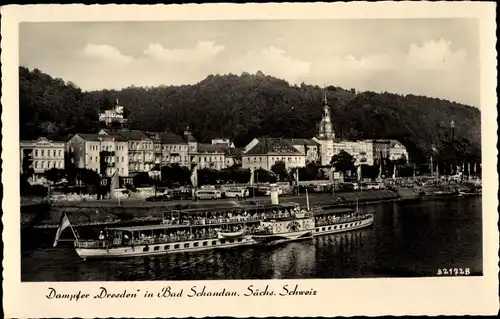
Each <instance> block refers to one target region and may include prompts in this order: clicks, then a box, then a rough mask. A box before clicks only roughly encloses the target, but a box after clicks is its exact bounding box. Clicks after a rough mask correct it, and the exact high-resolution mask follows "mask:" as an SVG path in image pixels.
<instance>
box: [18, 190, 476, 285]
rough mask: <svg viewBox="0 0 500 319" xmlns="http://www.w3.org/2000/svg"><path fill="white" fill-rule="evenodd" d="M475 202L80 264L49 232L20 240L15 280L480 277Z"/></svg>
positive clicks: (396, 210)
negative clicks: (340, 228)
mask: <svg viewBox="0 0 500 319" xmlns="http://www.w3.org/2000/svg"><path fill="white" fill-rule="evenodd" d="M481 203H482V199H481V197H453V198H446V199H439V200H437V199H436V200H428V201H422V202H414V203H381V204H376V205H367V206H361V207H360V209H361V210H362V211H366V212H373V213H374V214H375V225H374V226H373V227H370V228H366V229H362V230H357V231H352V232H348V233H341V234H335V235H325V236H320V237H316V238H314V239H311V240H304V241H300V242H293V243H288V244H284V245H280V246H275V247H241V248H234V249H225V250H213V251H205V252H193V253H181V254H171V255H165V256H159V257H137V258H126V259H118V260H101V261H81V260H80V258H79V257H78V255H77V254H76V253H75V252H74V250H73V248H72V247H70V246H69V245H68V246H64V245H61V246H58V247H56V248H52V246H51V245H52V241H53V237H54V235H55V229H52V230H40V229H39V230H30V231H29V232H24V233H23V234H22V239H21V246H22V252H21V280H22V281H25V282H37V281H126V280H204V279H206V280H217V279H295V278H375V277H422V276H435V275H436V273H437V270H438V269H439V268H463V269H465V268H469V269H470V272H471V275H482V269H483V266H482V218H481V217H482V207H481Z"/></svg>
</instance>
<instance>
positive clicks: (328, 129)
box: [318, 90, 335, 140]
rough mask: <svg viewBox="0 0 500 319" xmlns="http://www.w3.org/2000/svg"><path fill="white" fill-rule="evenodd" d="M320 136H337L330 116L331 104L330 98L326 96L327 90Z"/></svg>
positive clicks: (325, 137)
mask: <svg viewBox="0 0 500 319" xmlns="http://www.w3.org/2000/svg"><path fill="white" fill-rule="evenodd" d="M318 138H319V139H325V140H331V139H334V138H335V132H334V131H333V124H332V119H331V116H330V106H329V105H328V100H327V98H326V90H325V91H324V100H323V117H322V119H321V122H320V123H319V132H318Z"/></svg>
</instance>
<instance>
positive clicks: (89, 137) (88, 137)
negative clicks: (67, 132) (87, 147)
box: [75, 133, 125, 142]
mask: <svg viewBox="0 0 500 319" xmlns="http://www.w3.org/2000/svg"><path fill="white" fill-rule="evenodd" d="M75 135H78V136H80V137H81V138H83V139H84V140H86V141H94V142H97V141H100V140H109V139H115V140H117V141H125V139H124V138H123V137H121V136H119V135H111V134H110V135H103V134H97V133H90V134H87V133H77V134H75Z"/></svg>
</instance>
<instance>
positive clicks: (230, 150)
mask: <svg viewBox="0 0 500 319" xmlns="http://www.w3.org/2000/svg"><path fill="white" fill-rule="evenodd" d="M217 147H218V148H219V149H220V150H221V151H223V152H224V154H225V155H226V156H229V157H239V156H241V154H242V153H243V152H242V151H241V150H240V149H239V148H236V147H231V146H227V145H217Z"/></svg>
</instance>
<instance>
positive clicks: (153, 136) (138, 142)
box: [2, 8, 498, 315]
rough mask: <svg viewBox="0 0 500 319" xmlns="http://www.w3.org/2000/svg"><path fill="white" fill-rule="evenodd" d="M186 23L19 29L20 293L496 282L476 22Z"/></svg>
mask: <svg viewBox="0 0 500 319" xmlns="http://www.w3.org/2000/svg"><path fill="white" fill-rule="evenodd" d="M240 10H241V8H240ZM262 12H264V11H262ZM187 15H188V16H187V17H186V18H185V19H181V20H179V19H177V20H168V19H155V20H133V19H131V20H128V19H126V18H124V19H119V20H116V21H115V19H110V21H106V20H103V19H97V20H96V21H79V20H76V19H75V20H74V21H72V20H69V19H64V20H63V21H23V22H20V23H19V24H18V65H17V66H16V69H17V70H16V71H15V72H17V73H18V75H17V76H16V78H17V83H12V86H13V87H16V88H17V89H16V90H14V91H15V92H16V95H17V103H12V104H11V105H4V108H13V107H16V105H18V111H17V110H16V112H18V118H8V119H6V118H5V117H2V122H3V123H5V122H6V121H12V122H13V121H16V125H18V126H16V129H17V132H16V135H14V136H18V140H16V141H10V142H12V143H14V142H15V144H16V150H17V151H18V152H19V153H18V155H15V153H11V154H9V155H8V156H10V157H11V158H14V160H15V159H18V166H17V168H14V167H15V166H12V167H5V166H4V170H10V174H11V175H10V176H14V175H15V176H14V177H13V178H17V177H19V187H18V188H17V187H16V190H15V191H16V192H18V194H19V197H16V198H19V215H17V213H15V214H13V215H16V216H19V218H18V222H17V223H18V228H19V230H18V233H17V234H19V235H18V236H19V246H18V247H19V249H20V251H19V254H20V255H19V256H20V259H19V261H17V263H18V264H19V267H20V269H18V272H19V274H18V276H20V282H21V283H48V282H59V283H68V284H71V283H78V282H80V283H81V282H86V283H92V282H109V283H113V282H121V283H124V282H125V283H127V282H129V283H130V282H131V283H133V282H155V281H156V282H163V281H167V282H176V281H182V282H184V283H183V284H185V285H186V286H185V288H183V289H180V288H179V289H177V290H176V288H175V287H174V286H172V285H170V286H168V288H163V290H162V292H159V293H158V294H163V296H164V297H165V296H166V294H167V295H168V296H172V297H200V298H205V297H206V298H208V297H228V298H230V297H238V298H239V297H240V296H241V297H243V296H271V297H272V296H282V297H286V296H295V297H294V298H296V297H297V296H310V298H312V296H314V295H316V294H318V290H317V289H316V288H314V287H312V286H310V285H309V286H308V285H307V284H306V283H307V282H306V281H303V280H305V279H325V280H326V279H332V280H333V281H332V283H333V285H335V282H337V281H335V279H356V280H358V279H377V280H384V279H386V278H394V279H396V278H397V279H404V278H413V279H418V278H424V277H425V278H434V279H436V280H443V281H444V280H450V279H457V277H460V279H457V280H464V285H466V282H467V280H471V281H472V280H474V278H477V279H480V278H483V277H484V275H485V271H486V270H485V267H486V266H485V260H486V259H487V257H486V256H485V245H489V244H488V242H485V238H486V236H485V228H484V225H485V214H489V215H492V216H491V217H490V219H489V220H490V221H491V220H492V219H491V218H494V220H496V219H497V217H498V212H497V209H496V207H497V206H496V204H494V206H491V205H489V206H486V205H485V199H484V194H485V192H487V191H490V192H491V191H493V192H494V193H496V190H495V189H491V187H492V186H491V185H494V186H493V187H497V184H489V185H490V186H489V187H490V189H489V190H488V189H487V186H486V184H485V180H486V179H487V178H488V177H490V178H492V177H494V179H497V175H496V170H494V171H489V170H490V169H493V168H494V167H496V159H494V158H493V159H492V158H491V156H490V158H489V159H488V160H489V164H487V163H486V162H487V161H488V160H486V159H485V158H486V155H485V152H486V151H487V150H485V148H491V150H490V152H492V151H493V149H496V146H495V145H496V137H495V136H493V137H492V138H491V139H487V138H486V137H485V136H484V135H485V130H484V128H485V124H484V118H485V116H484V112H489V113H487V115H486V117H491V118H493V117H494V118H496V109H495V105H494V104H488V105H487V104H486V103H485V101H486V100H485V99H484V97H483V95H482V93H481V92H482V90H484V87H483V86H487V87H495V86H496V85H494V83H485V82H482V81H481V79H482V73H481V72H482V70H483V69H484V59H482V55H481V54H482V50H484V49H485V47H484V45H481V30H482V29H481V26H482V24H481V23H482V22H481V19H479V18H477V17H466V16H465V17H453V16H451V17H446V16H441V17H429V18H426V17H425V16H423V17H418V18H405V17H400V18H397V17H391V18H370V19H368V18H362V17H357V18H355V17H353V18H340V17H337V18H322V19H314V18H300V19H298V18H296V19H293V18H274V19H273V18H267V17H264V16H263V17H262V18H260V19H249V18H234V17H229V16H227V17H226V18H224V17H217V19H208V18H207V19H190V18H189V14H187ZM80 20H81V19H80ZM2 24H3V23H2ZM2 30H4V28H2ZM2 32H3V31H2ZM488 49H493V50H494V48H493V47H492V48H488ZM2 50H3V45H2ZM2 55H3V54H2ZM491 67H494V66H493V65H491ZM483 72H484V71H483ZM2 73H3V72H2ZM493 94H494V91H493ZM488 103H490V100H488ZM493 103H496V101H493ZM2 104H4V103H3V102H2ZM492 112H493V113H492ZM17 123H18V124H17ZM495 125H496V124H495ZM494 131H496V129H494ZM17 134H18V135H17ZM3 136H4V143H5V137H6V135H5V134H4V135H3ZM486 140H488V141H490V142H488V144H485V141H486ZM495 154H496V153H495ZM2 157H3V158H5V155H2ZM494 157H496V155H495V156H494ZM493 161H494V163H493ZM492 163H493V164H492ZM14 172H15V174H14ZM4 183H5V180H4ZM494 183H497V182H494ZM13 185H14V184H13ZM483 186H484V188H485V189H484V192H483ZM490 200H491V198H490ZM486 207H490V208H491V209H488V210H486ZM7 213H9V212H7ZM493 215H494V216H493ZM495 223H496V222H495ZM492 239H493V240H494V241H496V243H498V233H497V234H496V237H495V234H493V238H492ZM492 243H493V242H492ZM452 277H453V278H452ZM497 279H498V278H497ZM240 280H246V281H248V283H249V284H245V285H243V286H242V287H241V288H238V289H236V288H234V289H232V288H226V286H220V285H219V286H218V287H221V288H218V287H215V286H210V285H208V284H204V282H207V281H218V282H219V283H222V284H223V283H224V282H232V281H236V282H237V281H240ZM255 280H259V281H255ZM260 280H273V281H272V282H273V284H272V285H270V284H268V281H262V282H261V281H260ZM274 280H277V281H274ZM297 280H299V281H297ZM280 281H282V282H283V284H280ZM284 281H286V284H285V283H284ZM269 282H271V281H269ZM329 285H331V284H329ZM101 286H102V285H101ZM380 286H381V287H383V284H381V285H380ZM45 287H46V288H44V290H43V291H44V295H43V296H41V297H43V298H44V299H45V300H46V301H48V300H51V299H64V298H68V296H70V295H65V294H66V293H69V292H67V291H66V292H61V291H60V289H59V288H47V287H52V286H50V285H49V286H45ZM59 287H61V286H59ZM102 287H104V288H99V289H101V290H97V288H96V289H94V290H93V292H92V293H94V294H95V293H97V295H99V294H101V296H105V295H107V294H108V293H109V294H111V293H112V292H111V290H109V289H108V288H105V287H106V286H102ZM222 287H224V288H222ZM464 287H465V286H464ZM78 289H80V288H78ZM108 290H109V291H108ZM115 290H116V289H115ZM142 290H144V289H142ZM117 291H118V293H122V292H123V289H117ZM137 291H139V289H137ZM380 292H381V291H380ZM92 293H91V296H92ZM129 293H131V294H135V293H136V292H135V289H130V292H129ZM124 294H127V292H125V293H124ZM137 294H139V293H137ZM141 294H142V292H141ZM155 294H156V292H155ZM146 295H147V292H146ZM78 298H79V297H78ZM94 298H96V297H94ZM97 298H101V297H99V296H97ZM322 298H323V300H327V298H328V297H326V296H325V295H323V296H322ZM332 298H333V297H332ZM225 302H228V301H225ZM287 302H289V303H290V302H291V303H293V302H295V301H293V300H290V299H289V301H287ZM300 302H307V301H306V300H303V301H300ZM331 315H334V313H332V314H331Z"/></svg>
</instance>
